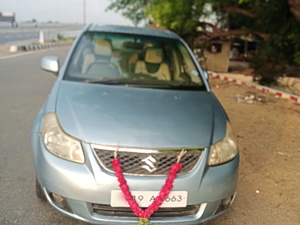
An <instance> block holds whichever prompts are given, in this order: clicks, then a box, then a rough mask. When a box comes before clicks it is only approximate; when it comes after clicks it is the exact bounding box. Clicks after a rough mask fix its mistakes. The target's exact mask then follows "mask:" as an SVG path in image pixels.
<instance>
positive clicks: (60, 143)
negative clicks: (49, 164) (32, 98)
mask: <svg viewBox="0 0 300 225" xmlns="http://www.w3.org/2000/svg"><path fill="white" fill-rule="evenodd" d="M42 137H43V141H44V144H45V146H46V148H47V150H48V151H49V152H51V153H52V154H54V155H56V156H58V157H60V158H63V159H67V160H70V161H73V162H77V163H84V155H83V151H82V148H81V144H80V141H79V140H77V139H75V138H73V137H71V136H69V135H67V134H66V133H65V132H64V131H63V130H62V129H61V127H60V125H59V122H58V120H57V117H56V114H55V113H54V112H50V113H48V114H47V115H46V116H45V117H44V118H43V121H42Z"/></svg>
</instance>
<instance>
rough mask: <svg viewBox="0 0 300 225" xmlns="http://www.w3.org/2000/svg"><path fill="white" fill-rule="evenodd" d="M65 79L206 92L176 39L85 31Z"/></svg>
mask: <svg viewBox="0 0 300 225" xmlns="http://www.w3.org/2000/svg"><path fill="white" fill-rule="evenodd" d="M64 79H65V80H72V81H80V82H86V83H101V84H108V85H129V86H133V87H134V86H136V87H150V88H170V89H193V90H205V85H204V84H203V80H202V79H201V77H200V74H199V71H198V69H197V67H196V65H195V64H194V61H193V60H192V58H191V56H190V54H189V52H188V50H187V49H186V47H185V46H184V44H183V43H182V42H181V41H179V40H176V39H171V38H160V37H152V36H143V35H136V34H116V33H103V32H86V33H85V34H84V35H83V36H82V37H81V39H80V41H79V43H78V44H77V46H76V49H75V51H74V53H73V55H72V57H71V60H70V62H69V65H68V67H67V70H66V73H65V76H64Z"/></svg>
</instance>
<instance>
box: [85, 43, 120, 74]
mask: <svg viewBox="0 0 300 225" xmlns="http://www.w3.org/2000/svg"><path fill="white" fill-rule="evenodd" d="M111 56H112V48H111V44H110V42H109V41H107V40H105V39H102V38H98V39H96V40H95V47H94V53H89V54H86V55H85V57H84V61H83V66H82V73H90V74H99V76H98V78H99V77H106V78H109V77H111V78H115V77H117V76H118V75H119V72H118V69H117V67H116V66H115V65H113V64H112V63H111Z"/></svg>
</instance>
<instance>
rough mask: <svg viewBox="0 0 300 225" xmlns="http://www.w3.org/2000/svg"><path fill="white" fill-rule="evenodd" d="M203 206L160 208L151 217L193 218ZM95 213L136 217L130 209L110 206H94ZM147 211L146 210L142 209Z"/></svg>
mask: <svg viewBox="0 0 300 225" xmlns="http://www.w3.org/2000/svg"><path fill="white" fill-rule="evenodd" d="M200 206H201V205H188V206H186V207H180V208H159V209H158V210H157V211H156V212H154V213H153V214H152V215H151V218H152V217H172V218H173V217H182V216H193V215H195V214H197V213H198V211H199V209H200ZM92 208H93V211H94V212H95V213H96V214H98V215H101V216H110V217H113V216H116V217H136V215H135V214H134V213H133V212H132V210H131V209H130V208H129V207H128V208H127V207H112V206H109V205H101V204H92ZM142 209H143V210H145V208H142Z"/></svg>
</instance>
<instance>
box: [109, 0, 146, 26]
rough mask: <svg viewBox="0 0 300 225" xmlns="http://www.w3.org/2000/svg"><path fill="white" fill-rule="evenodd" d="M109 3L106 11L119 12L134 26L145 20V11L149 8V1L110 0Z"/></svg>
mask: <svg viewBox="0 0 300 225" xmlns="http://www.w3.org/2000/svg"><path fill="white" fill-rule="evenodd" d="M111 2H112V3H111V4H110V5H109V6H108V7H107V10H114V11H115V12H121V13H122V15H123V16H124V17H126V18H128V19H130V20H131V21H132V22H133V24H134V25H135V26H137V25H138V24H139V23H140V22H141V21H142V20H145V9H146V7H150V6H151V0H111Z"/></svg>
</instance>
